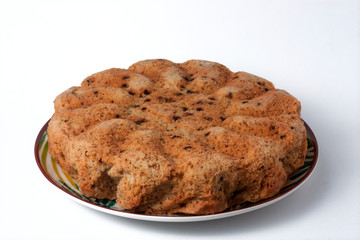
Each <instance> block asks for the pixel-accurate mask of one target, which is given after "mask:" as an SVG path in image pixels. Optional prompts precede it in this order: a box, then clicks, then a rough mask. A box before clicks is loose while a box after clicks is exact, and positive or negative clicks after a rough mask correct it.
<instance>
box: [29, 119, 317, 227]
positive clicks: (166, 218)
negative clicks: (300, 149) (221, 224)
mask: <svg viewBox="0 0 360 240" xmlns="http://www.w3.org/2000/svg"><path fill="white" fill-rule="evenodd" d="M50 120H51V118H50V119H49V120H48V121H47V122H46V123H45V124H44V126H43V127H42V128H41V130H40V131H39V133H38V135H37V137H36V141H35V146H34V153H35V160H36V163H37V166H38V168H39V170H40V172H41V173H42V175H43V176H44V177H45V178H46V179H47V180H48V181H49V182H50V183H51V184H52V185H54V186H55V187H57V188H58V189H60V190H61V192H62V193H63V194H65V195H66V196H67V197H70V198H71V199H72V200H75V201H76V202H77V203H80V204H82V205H84V206H86V207H89V208H92V209H94V210H98V211H101V212H104V213H108V214H111V215H115V216H120V217H125V218H131V219H138V220H146V221H156V222H197V221H207V220H215V219H220V218H226V217H231V216H236V215H240V214H243V213H247V212H250V211H254V210H257V209H260V208H263V207H266V206H269V205H271V204H273V203H275V202H277V201H280V200H282V199H283V198H285V197H287V196H289V195H290V194H291V193H293V192H294V191H295V190H297V189H298V188H300V187H301V186H302V185H303V184H304V183H305V181H306V180H308V179H309V177H310V175H311V174H312V173H313V172H314V169H315V167H316V165H317V161H318V155H319V147H318V142H317V140H316V137H315V134H314V132H313V131H312V129H311V128H310V126H309V125H308V124H307V123H306V122H305V121H304V120H303V119H302V121H303V122H304V125H305V128H306V132H307V134H308V135H309V136H310V138H311V140H312V142H313V147H314V158H313V161H312V164H311V166H310V168H309V169H308V171H307V172H306V173H305V175H304V176H303V177H302V178H301V179H300V180H299V181H298V182H297V183H296V184H295V185H294V186H293V187H291V188H289V189H287V190H285V191H284V192H282V193H280V194H277V195H276V196H273V197H271V198H268V199H265V200H263V201H260V202H259V203H255V204H254V205H251V206H247V207H244V208H241V209H234V210H229V211H226V212H220V213H214V214H208V215H196V216H166V215H155V214H154V215H147V214H140V213H134V212H125V211H123V210H116V209H110V208H106V207H104V206H99V205H96V204H94V203H91V202H88V201H86V200H84V199H81V198H79V197H77V196H74V195H72V194H70V193H68V192H67V191H65V190H64V189H63V188H61V187H60V186H59V185H58V184H57V183H55V182H54V181H53V180H52V179H51V178H50V177H49V176H48V174H47V173H46V171H45V170H44V168H43V166H42V164H41V160H40V155H39V145H40V141H41V139H42V137H43V135H44V133H45V131H46V130H47V127H48V124H49V122H50Z"/></svg>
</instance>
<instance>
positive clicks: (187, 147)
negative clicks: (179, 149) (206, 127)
mask: <svg viewBox="0 0 360 240" xmlns="http://www.w3.org/2000/svg"><path fill="white" fill-rule="evenodd" d="M189 148H192V146H186V147H184V149H185V150H186V149H189Z"/></svg>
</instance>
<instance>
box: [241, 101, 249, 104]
mask: <svg viewBox="0 0 360 240" xmlns="http://www.w3.org/2000/svg"><path fill="white" fill-rule="evenodd" d="M248 102H249V101H242V102H241V103H242V104H245V103H248Z"/></svg>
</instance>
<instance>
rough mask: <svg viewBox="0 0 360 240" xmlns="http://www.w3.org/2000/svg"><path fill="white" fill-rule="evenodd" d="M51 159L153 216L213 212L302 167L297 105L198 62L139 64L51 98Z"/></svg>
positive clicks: (81, 181) (267, 86)
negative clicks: (53, 107) (52, 105)
mask: <svg viewBox="0 0 360 240" xmlns="http://www.w3.org/2000/svg"><path fill="white" fill-rule="evenodd" d="M54 105H55V113H54V115H53V116H52V118H51V121H50V123H49V126H48V143H49V151H50V154H51V156H52V157H53V158H54V159H55V160H56V161H57V163H58V164H59V165H60V166H61V168H62V169H63V171H65V172H66V173H68V174H69V175H70V176H71V177H72V178H73V179H74V180H76V181H77V183H78V186H79V188H80V190H81V192H82V193H83V194H84V195H85V196H87V197H91V198H97V199H111V200H116V202H117V203H118V204H119V205H120V206H121V207H122V208H124V209H128V210H131V211H134V212H146V213H154V214H178V213H180V214H194V215H199V214H213V213H218V212H222V211H224V210H226V209H229V208H231V207H234V206H236V205H239V204H242V203H246V202H257V201H259V200H262V199H266V198H269V197H272V196H274V195H275V194H277V193H278V192H279V191H280V189H281V188H282V187H283V186H284V185H285V182H286V181H287V178H288V176H289V175H290V174H291V173H292V172H294V171H295V170H297V169H298V168H299V167H301V166H302V165H303V164H304V159H305V154H306V148H307V142H306V130H305V127H304V123H303V121H302V120H301V118H300V110H301V106H300V102H299V101H298V100H297V99H296V98H294V97H293V96H291V95H290V94H289V93H287V92H286V91H284V90H279V89H276V88H275V87H274V85H273V84H272V83H271V82H269V81H267V80H265V79H263V78H260V77H257V76H255V75H252V74H249V73H246V72H232V71H230V70H229V69H228V68H227V67H225V66H224V65H221V64H219V63H215V62H210V61H204V60H189V61H186V62H184V63H174V62H171V61H169V60H165V59H155V60H144V61H139V62H137V63H135V64H133V65H131V66H130V67H129V68H128V69H121V68H112V69H108V70H105V71H102V72H98V73H95V74H93V75H91V76H89V77H87V78H85V79H84V80H83V81H82V83H81V86H80V87H71V88H69V89H68V90H66V91H65V92H63V93H61V94H60V95H59V96H57V97H56V99H55V101H54Z"/></svg>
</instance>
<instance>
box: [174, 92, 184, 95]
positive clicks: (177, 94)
mask: <svg viewBox="0 0 360 240" xmlns="http://www.w3.org/2000/svg"><path fill="white" fill-rule="evenodd" d="M181 95H183V94H182V93H181V92H179V93H175V96H181Z"/></svg>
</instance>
